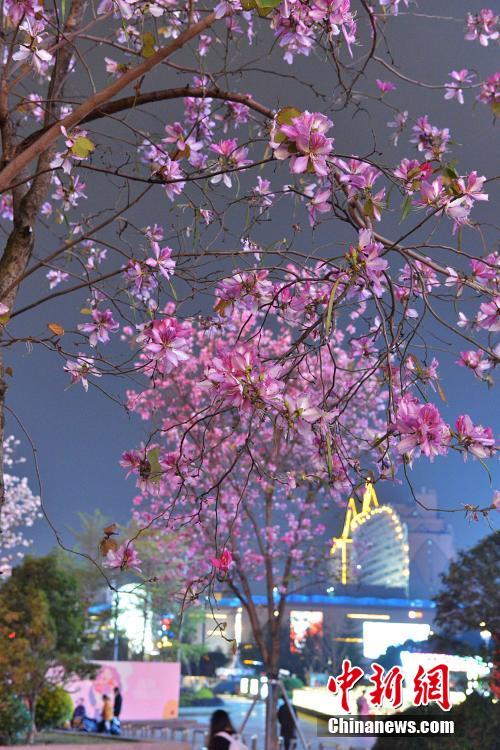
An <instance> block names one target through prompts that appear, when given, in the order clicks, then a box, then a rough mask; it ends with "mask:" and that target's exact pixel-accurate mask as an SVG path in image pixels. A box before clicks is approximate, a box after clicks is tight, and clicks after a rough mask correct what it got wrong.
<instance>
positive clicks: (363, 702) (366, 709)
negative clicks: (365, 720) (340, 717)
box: [356, 690, 371, 716]
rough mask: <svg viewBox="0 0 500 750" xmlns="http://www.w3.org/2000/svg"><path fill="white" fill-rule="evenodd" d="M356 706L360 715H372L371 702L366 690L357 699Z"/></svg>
mask: <svg viewBox="0 0 500 750" xmlns="http://www.w3.org/2000/svg"><path fill="white" fill-rule="evenodd" d="M356 707H357V709H358V716H370V714H371V711H370V704H369V703H368V699H367V697H366V690H363V692H362V693H361V695H360V696H359V698H358V700H357V701H356Z"/></svg>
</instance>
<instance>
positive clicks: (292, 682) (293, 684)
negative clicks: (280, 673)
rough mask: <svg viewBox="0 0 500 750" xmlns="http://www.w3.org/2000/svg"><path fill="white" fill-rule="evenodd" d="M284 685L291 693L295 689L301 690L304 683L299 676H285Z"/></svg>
mask: <svg viewBox="0 0 500 750" xmlns="http://www.w3.org/2000/svg"><path fill="white" fill-rule="evenodd" d="M283 685H284V686H285V690H286V692H287V693H289V694H290V695H291V694H292V692H293V691H294V690H300V688H303V687H304V683H303V682H302V680H301V679H300V678H299V677H285V678H284V679H283Z"/></svg>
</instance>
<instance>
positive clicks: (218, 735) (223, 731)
mask: <svg viewBox="0 0 500 750" xmlns="http://www.w3.org/2000/svg"><path fill="white" fill-rule="evenodd" d="M233 748H234V750H247V748H246V747H245V745H243V743H242V742H241V741H240V740H239V738H238V735H237V734H236V729H235V728H234V727H233V725H232V723H231V719H230V718H229V714H228V713H227V711H223V710H222V709H221V708H218V709H217V711H214V712H213V714H212V718H211V719H210V731H209V735H208V750H233Z"/></svg>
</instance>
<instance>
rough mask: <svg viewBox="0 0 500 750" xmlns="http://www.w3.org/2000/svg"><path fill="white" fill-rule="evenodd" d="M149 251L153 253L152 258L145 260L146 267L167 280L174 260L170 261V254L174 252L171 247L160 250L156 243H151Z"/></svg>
mask: <svg viewBox="0 0 500 750" xmlns="http://www.w3.org/2000/svg"><path fill="white" fill-rule="evenodd" d="M151 249H152V251H153V257H152V258H148V259H147V260H146V265H147V266H149V267H150V268H152V269H153V270H158V271H159V272H160V273H161V275H162V276H164V277H165V278H166V279H169V278H170V277H171V276H172V275H173V273H174V268H175V260H172V257H171V256H172V253H173V252H174V251H173V250H172V248H171V247H162V248H160V246H159V244H158V243H157V242H152V243H151Z"/></svg>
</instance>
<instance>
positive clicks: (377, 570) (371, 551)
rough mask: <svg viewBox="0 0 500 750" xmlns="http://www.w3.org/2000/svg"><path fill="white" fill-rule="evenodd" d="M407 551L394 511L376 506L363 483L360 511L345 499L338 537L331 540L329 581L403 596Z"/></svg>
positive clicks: (407, 573)
mask: <svg viewBox="0 0 500 750" xmlns="http://www.w3.org/2000/svg"><path fill="white" fill-rule="evenodd" d="M409 550H410V547H409V544H408V531H407V527H406V524H405V523H404V522H402V521H401V519H400V517H399V515H398V513H397V512H396V511H395V510H394V508H392V507H391V506H389V505H380V504H379V501H378V498H377V495H376V493H375V489H374V487H373V485H372V483H371V482H367V484H366V487H365V491H364V493H363V502H362V505H361V508H360V509H358V505H357V503H356V500H355V498H353V497H351V498H350V499H349V501H348V504H347V510H346V516H345V521H344V527H343V529H342V534H341V536H340V537H336V538H334V539H333V543H332V548H331V558H332V565H331V569H332V574H333V578H334V580H335V581H337V582H339V583H341V584H342V585H343V586H357V587H361V588H366V587H368V588H372V587H378V588H380V587H382V588H387V589H397V590H398V591H399V592H402V593H404V594H405V595H406V596H407V595H408V593H409V576H410V559H409Z"/></svg>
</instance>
